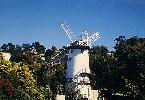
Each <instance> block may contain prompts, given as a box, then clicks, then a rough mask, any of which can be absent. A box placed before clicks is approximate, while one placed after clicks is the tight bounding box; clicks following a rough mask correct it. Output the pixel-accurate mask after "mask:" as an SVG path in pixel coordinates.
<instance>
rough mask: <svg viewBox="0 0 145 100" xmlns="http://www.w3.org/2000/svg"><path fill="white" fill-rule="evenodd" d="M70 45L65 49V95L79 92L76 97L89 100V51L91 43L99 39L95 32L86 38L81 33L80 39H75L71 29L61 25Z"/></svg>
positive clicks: (83, 33) (84, 31)
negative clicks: (66, 56) (66, 54)
mask: <svg viewBox="0 0 145 100" xmlns="http://www.w3.org/2000/svg"><path fill="white" fill-rule="evenodd" d="M61 27H62V28H63V30H64V32H65V33H66V34H67V36H68V38H69V39H70V41H71V43H70V45H69V46H68V47H67V49H68V60H67V69H66V91H67V93H66V94H71V93H70V92H71V91H79V93H78V96H77V97H80V96H81V98H84V99H87V100H91V86H90V80H89V77H88V75H89V74H90V69H89V49H90V46H91V44H92V43H93V42H95V41H96V40H97V39H99V38H100V36H99V33H98V32H96V33H94V34H93V35H91V36H88V33H87V31H86V30H83V31H82V34H81V38H76V36H75V35H74V33H73V32H72V30H71V28H70V27H69V26H68V25H67V24H66V23H63V24H61Z"/></svg>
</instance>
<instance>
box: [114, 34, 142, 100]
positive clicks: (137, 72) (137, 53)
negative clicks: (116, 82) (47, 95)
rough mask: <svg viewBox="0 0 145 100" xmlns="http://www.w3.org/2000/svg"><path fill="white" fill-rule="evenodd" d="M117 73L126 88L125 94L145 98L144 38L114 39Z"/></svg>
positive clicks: (139, 98)
mask: <svg viewBox="0 0 145 100" xmlns="http://www.w3.org/2000/svg"><path fill="white" fill-rule="evenodd" d="M116 42H117V43H116V46H115V53H114V57H115V58H116V64H117V65H116V66H118V68H117V74H118V76H119V77H120V78H122V80H123V81H124V83H125V85H124V86H125V87H127V88H128V90H127V94H128V95H130V96H132V97H134V98H135V99H136V100H143V99H145V91H144V90H145V88H144V87H145V38H138V37H136V36H135V37H132V38H130V39H126V38H125V37H124V36H120V37H119V38H117V39H116Z"/></svg>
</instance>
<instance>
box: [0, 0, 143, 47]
mask: <svg viewBox="0 0 145 100" xmlns="http://www.w3.org/2000/svg"><path fill="white" fill-rule="evenodd" d="M63 22H67V23H68V24H69V26H70V27H71V29H72V31H73V32H74V33H75V35H76V36H79V35H80V33H81V31H82V30H83V29H86V30H87V32H88V33H89V35H91V34H93V33H95V32H99V33H100V37H101V38H100V39H98V40H97V41H96V42H94V43H92V45H100V46H101V45H104V46H106V47H107V48H108V49H109V50H113V47H114V46H115V41H114V40H115V38H117V37H119V36H126V37H127V38H130V37H133V36H138V37H145V0H0V46H1V45H2V44H4V43H9V42H11V43H13V44H18V45H22V44H23V43H32V42H40V44H43V45H44V46H45V47H46V48H51V46H56V47H57V48H61V47H62V46H66V45H67V44H69V43H70V41H69V38H68V37H67V35H66V33H65V32H64V31H63V30H62V28H61V26H60V24H61V23H63Z"/></svg>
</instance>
